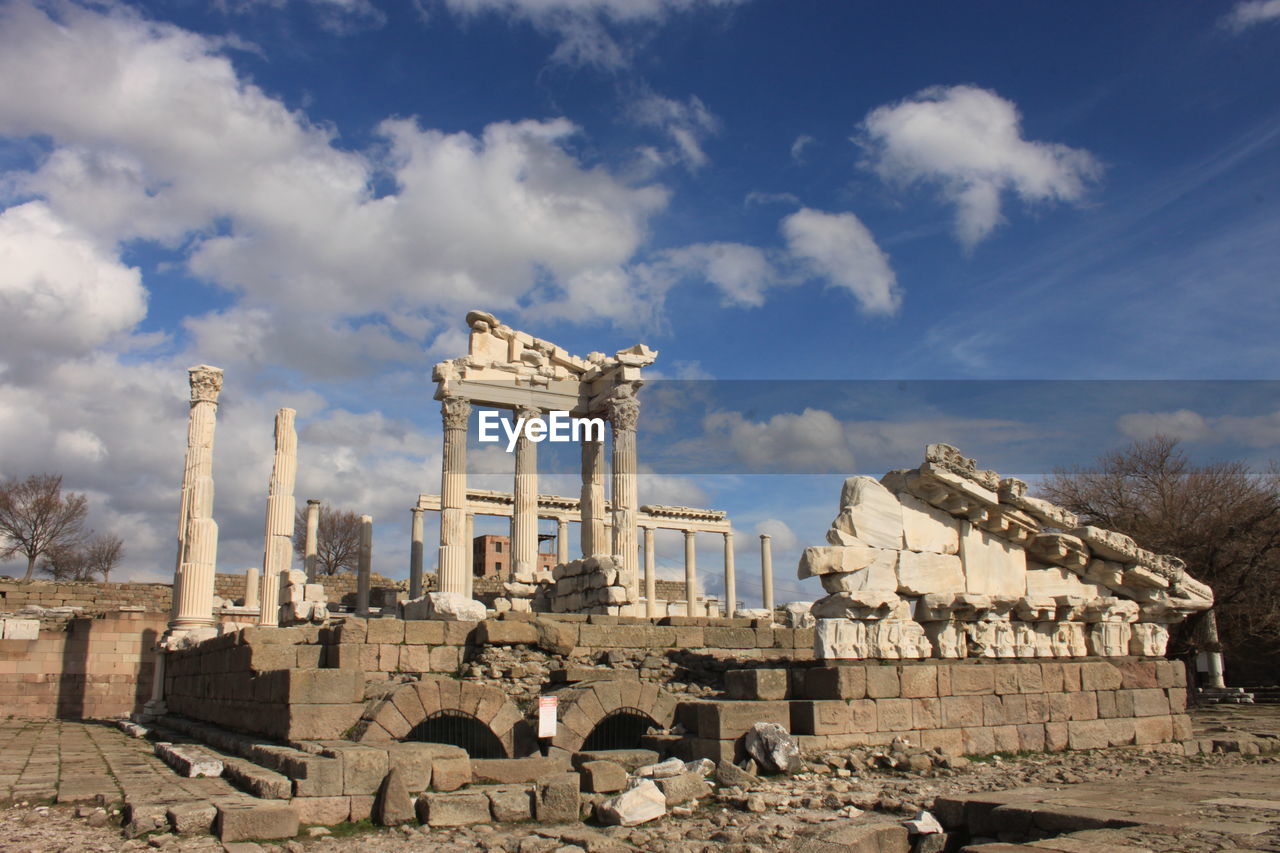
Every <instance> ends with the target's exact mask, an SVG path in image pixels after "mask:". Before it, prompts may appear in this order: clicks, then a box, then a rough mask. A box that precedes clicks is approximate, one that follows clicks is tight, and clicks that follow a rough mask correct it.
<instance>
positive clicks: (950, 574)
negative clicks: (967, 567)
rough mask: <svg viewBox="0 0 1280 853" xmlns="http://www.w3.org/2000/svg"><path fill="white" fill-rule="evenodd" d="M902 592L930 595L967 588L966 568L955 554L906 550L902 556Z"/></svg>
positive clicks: (899, 583)
mask: <svg viewBox="0 0 1280 853" xmlns="http://www.w3.org/2000/svg"><path fill="white" fill-rule="evenodd" d="M897 572H898V592H900V593H902V594H903V595H927V594H929V593H931V592H938V591H941V590H958V589H964V584H965V577H964V569H963V567H962V566H961V565H960V558H959V557H958V556H955V555H952V554H931V553H918V552H915V551H902V552H900V553H899V554H898V565H897Z"/></svg>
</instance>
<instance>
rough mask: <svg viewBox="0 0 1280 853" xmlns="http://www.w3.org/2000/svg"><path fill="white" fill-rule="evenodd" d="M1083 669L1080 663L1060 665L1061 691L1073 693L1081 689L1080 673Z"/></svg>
mask: <svg viewBox="0 0 1280 853" xmlns="http://www.w3.org/2000/svg"><path fill="white" fill-rule="evenodd" d="M1083 669H1084V664H1082V663H1064V664H1062V691H1063V692H1064V693H1074V692H1076V691H1077V690H1080V689H1081V686H1080V685H1081V673H1082V671H1083Z"/></svg>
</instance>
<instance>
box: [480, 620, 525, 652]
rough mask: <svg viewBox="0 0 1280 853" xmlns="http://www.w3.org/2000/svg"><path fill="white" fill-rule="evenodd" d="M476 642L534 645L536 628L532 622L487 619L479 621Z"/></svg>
mask: <svg viewBox="0 0 1280 853" xmlns="http://www.w3.org/2000/svg"><path fill="white" fill-rule="evenodd" d="M476 643H477V644H480V645H490V646H516V645H524V646H535V645H537V643H538V629H537V627H536V626H535V625H534V624H533V623H532V622H508V621H506V620H503V621H495V620H493V619H489V620H486V621H484V622H481V623H480V627H479V628H477V629H476Z"/></svg>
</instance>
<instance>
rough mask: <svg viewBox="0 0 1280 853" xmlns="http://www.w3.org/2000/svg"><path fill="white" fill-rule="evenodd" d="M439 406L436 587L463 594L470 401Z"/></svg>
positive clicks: (454, 399) (445, 402) (450, 399)
mask: <svg viewBox="0 0 1280 853" xmlns="http://www.w3.org/2000/svg"><path fill="white" fill-rule="evenodd" d="M440 409H441V415H442V417H443V420H444V462H443V465H442V466H441V476H440V562H439V566H440V568H439V571H440V576H439V589H440V591H441V592H456V593H461V594H465V593H466V590H467V552H468V551H470V550H471V543H470V542H467V541H465V540H466V512H467V510H466V505H467V422H468V420H469V419H470V417H471V404H470V403H469V402H467V400H465V399H464V398H462V397H445V398H444V399H443V400H441V401H440ZM365 606H366V607H367V606H368V602H366V603H365Z"/></svg>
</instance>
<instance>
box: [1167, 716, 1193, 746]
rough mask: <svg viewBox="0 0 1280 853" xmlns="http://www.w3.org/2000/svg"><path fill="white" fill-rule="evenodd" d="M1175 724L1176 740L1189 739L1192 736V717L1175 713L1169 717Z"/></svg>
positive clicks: (1174, 736) (1174, 735)
mask: <svg viewBox="0 0 1280 853" xmlns="http://www.w3.org/2000/svg"><path fill="white" fill-rule="evenodd" d="M1169 721H1170V723H1171V724H1172V726H1173V739H1174V740H1187V739H1188V738H1190V737H1191V732H1192V729H1191V718H1190V717H1189V716H1187V715H1186V714H1174V715H1173V716H1171V717H1170V718H1169Z"/></svg>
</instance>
